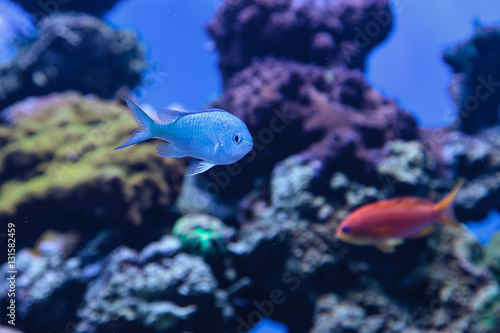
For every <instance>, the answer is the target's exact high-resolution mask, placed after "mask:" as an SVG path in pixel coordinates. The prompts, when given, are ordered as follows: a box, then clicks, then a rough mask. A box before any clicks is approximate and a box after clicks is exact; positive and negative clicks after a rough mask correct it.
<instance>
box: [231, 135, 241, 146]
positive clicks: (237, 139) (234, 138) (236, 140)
mask: <svg viewBox="0 0 500 333" xmlns="http://www.w3.org/2000/svg"><path fill="white" fill-rule="evenodd" d="M233 142H234V143H236V144H239V143H240V142H241V136H240V135H239V134H235V135H234V136H233Z"/></svg>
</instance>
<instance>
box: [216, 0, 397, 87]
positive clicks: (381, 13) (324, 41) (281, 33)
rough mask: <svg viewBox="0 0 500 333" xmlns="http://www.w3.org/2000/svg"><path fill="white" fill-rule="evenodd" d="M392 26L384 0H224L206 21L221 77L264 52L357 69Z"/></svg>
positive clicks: (239, 68) (238, 69)
mask: <svg viewBox="0 0 500 333" xmlns="http://www.w3.org/2000/svg"><path fill="white" fill-rule="evenodd" d="M391 28H392V12H391V10H390V4H389V1H387V0H366V1H349V0H342V1H331V0H327V1H318V0H294V1H285V0H257V1H253V0H241V1H239V0H232V1H225V2H224V3H223V4H222V5H221V7H220V8H219V10H218V12H217V14H216V16H215V17H214V18H213V19H212V20H211V21H210V23H209V24H208V26H207V30H208V32H209V33H210V35H211V36H212V38H213V39H214V41H215V45H216V47H217V50H218V51H219V57H220V58H219V67H220V70H221V73H222V77H223V78H224V80H225V81H227V80H228V79H229V78H231V77H232V76H233V75H234V74H235V73H236V72H238V71H240V70H242V69H244V68H246V67H248V66H249V65H250V63H251V61H252V60H253V59H254V58H258V57H265V56H273V57H276V58H286V59H293V60H296V61H299V62H303V63H308V62H314V63H317V64H318V65H321V66H336V65H347V66H348V67H349V68H361V69H362V68H364V64H365V58H366V55H367V54H368V52H369V51H370V50H372V49H373V47H375V46H376V45H377V44H379V43H380V42H382V41H383V40H384V39H385V38H386V37H387V35H388V34H389V32H390V30H391Z"/></svg>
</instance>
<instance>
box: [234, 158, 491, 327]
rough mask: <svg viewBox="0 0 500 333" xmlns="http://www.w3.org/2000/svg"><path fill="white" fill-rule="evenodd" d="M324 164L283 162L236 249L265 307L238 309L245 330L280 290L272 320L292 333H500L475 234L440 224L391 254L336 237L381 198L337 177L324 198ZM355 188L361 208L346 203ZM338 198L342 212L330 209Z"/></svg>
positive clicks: (244, 272) (241, 271) (253, 207)
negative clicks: (345, 221) (357, 211)
mask: <svg viewBox="0 0 500 333" xmlns="http://www.w3.org/2000/svg"><path fill="white" fill-rule="evenodd" d="M319 163H320V162H319V161H312V162H308V163H305V164H304V163H303V162H300V161H299V160H297V159H296V158H293V157H292V158H289V159H287V160H285V161H283V162H281V163H279V164H278V165H277V166H276V168H275V169H274V171H273V177H272V180H271V193H270V198H271V199H270V202H265V201H262V199H261V200H260V202H254V204H253V205H251V206H250V207H251V210H250V211H248V212H246V216H247V217H248V218H249V220H248V221H246V222H245V223H244V224H243V226H242V227H241V230H240V232H239V233H238V235H237V238H238V241H237V242H235V243H233V244H230V245H229V249H230V250H231V251H232V253H234V255H235V256H236V257H237V258H238V260H235V262H236V263H235V265H236V267H237V270H238V274H241V275H242V276H249V277H251V278H252V279H253V283H254V285H255V287H254V288H253V292H252V293H250V292H249V291H246V292H247V293H248V295H252V296H251V297H252V299H255V300H256V303H255V304H258V305H259V304H260V306H258V305H256V306H255V307H253V308H252V311H253V312H252V311H250V312H240V316H241V317H242V318H243V319H244V320H245V322H246V323H249V322H251V321H253V319H252V318H254V317H255V316H256V314H255V312H256V313H258V314H260V316H263V315H267V314H266V313H264V312H262V311H263V310H262V309H263V308H265V309H269V306H268V305H266V306H265V307H264V306H263V304H269V302H270V300H271V299H272V298H273V297H274V296H272V295H273V293H274V294H276V293H277V292H276V290H279V294H280V295H282V297H281V298H280V299H282V300H283V301H281V300H280V301H273V302H274V304H273V307H272V308H273V310H272V316H273V317H274V318H276V319H277V320H281V321H283V322H285V323H286V324H287V325H288V327H289V328H290V332H304V331H307V330H309V329H310V327H311V326H312V329H311V332H344V331H352V332H375V331H377V332H400V331H402V330H403V328H404V329H405V330H403V331H405V332H406V331H407V332H422V331H433V332H493V331H494V329H495V328H496V327H498V325H499V324H500V322H498V318H499V317H497V316H496V315H495V314H496V313H495V312H492V311H491V308H492V307H495V306H496V307H497V308H498V307H499V306H500V305H499V301H500V298H499V297H500V290H499V288H498V285H497V283H496V282H495V279H494V278H493V276H492V275H491V273H490V272H489V271H488V270H487V269H486V268H485V267H483V266H482V265H481V260H482V257H483V253H482V249H481V246H480V244H479V242H478V241H477V240H476V239H475V237H474V236H473V235H471V234H469V233H468V232H467V231H465V230H462V231H457V230H454V229H451V228H447V227H443V228H441V229H440V230H439V231H438V232H436V233H434V234H433V235H432V236H430V237H428V238H424V239H416V240H408V241H407V242H406V244H404V245H402V246H401V247H399V248H398V251H397V253H395V254H394V255H389V256H388V255H386V254H382V253H380V252H377V251H376V250H373V249H371V248H369V247H357V246H352V245H348V244H345V243H342V242H340V241H338V240H335V239H334V237H333V234H334V230H335V227H336V225H337V223H338V221H339V220H340V219H341V218H342V217H343V216H345V214H346V213H347V212H348V211H350V210H351V209H352V207H353V206H356V205H362V204H364V203H367V202H370V201H372V200H376V199H378V198H379V196H383V195H384V191H383V190H382V193H380V192H379V191H376V190H375V188H373V190H370V187H366V186H365V187H364V189H363V188H360V185H359V184H356V183H355V182H354V184H353V182H352V181H350V180H349V179H348V178H347V177H346V176H345V175H339V174H335V175H334V176H333V178H332V181H331V182H330V189H329V190H327V189H322V190H321V191H320V192H319V193H318V192H316V191H317V187H316V185H315V182H316V180H317V177H318V175H319V173H318V172H317V170H318V164H319ZM354 189H357V191H358V192H361V193H366V194H363V195H359V196H358V197H359V198H362V199H363V201H361V202H360V201H354V202H351V203H348V197H349V192H350V191H353V190H354ZM339 192H341V193H342V195H343V196H344V198H343V199H344V200H343V201H344V204H343V205H342V206H340V205H338V203H339V201H338V200H339ZM368 193H372V194H371V196H370V195H369V194H368ZM336 201H337V205H336V207H335V209H333V210H332V209H331V208H330V207H328V205H331V204H335V202H336ZM318 203H319V204H318ZM321 203H323V204H321ZM325 210H327V211H329V212H330V216H329V218H328V221H327V222H326V223H325V222H321V218H320V216H321V215H322V214H323V213H322V212H323V211H325ZM323 218H324V217H323ZM409 258H412V259H411V260H409ZM254 272H258V273H254ZM263 272H265V274H263ZM255 290H257V291H258V292H257V293H256V292H255ZM244 292H245V291H244V290H243V291H242V293H243V295H245V293H244ZM402 295H404V296H402ZM242 297H243V296H242ZM247 297H248V296H247ZM266 311H267V310H266ZM313 313H314V318H313V319H311V318H312V316H313Z"/></svg>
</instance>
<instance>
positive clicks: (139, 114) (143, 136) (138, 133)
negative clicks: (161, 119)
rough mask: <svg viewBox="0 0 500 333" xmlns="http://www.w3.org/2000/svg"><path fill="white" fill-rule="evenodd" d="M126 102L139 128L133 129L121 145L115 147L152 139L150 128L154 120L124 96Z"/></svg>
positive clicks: (123, 146) (120, 147)
mask: <svg viewBox="0 0 500 333" xmlns="http://www.w3.org/2000/svg"><path fill="white" fill-rule="evenodd" d="M124 100H125V101H126V102H127V105H128V108H129V109H130V113H132V117H134V120H135V122H136V123H137V125H139V128H138V129H137V130H135V131H134V132H133V133H132V134H131V135H130V136H129V137H128V138H127V140H125V142H123V143H122V144H121V145H119V146H118V147H116V148H115V150H116V149H122V148H125V147H128V146H131V145H133V144H136V143H139V142H142V141H146V140H148V139H152V138H153V136H152V135H151V129H152V127H153V126H154V124H155V122H154V120H153V119H151V118H150V117H149V116H148V115H147V114H146V113H145V112H144V111H142V110H141V108H140V107H138V106H137V105H136V104H134V103H133V102H132V101H130V100H129V99H127V98H124Z"/></svg>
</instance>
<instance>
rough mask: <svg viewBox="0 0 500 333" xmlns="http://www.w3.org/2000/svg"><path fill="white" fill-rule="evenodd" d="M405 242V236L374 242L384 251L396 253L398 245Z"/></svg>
mask: <svg viewBox="0 0 500 333" xmlns="http://www.w3.org/2000/svg"><path fill="white" fill-rule="evenodd" d="M403 243H404V239H403V238H391V239H387V240H385V241H382V242H378V243H375V244H373V246H375V247H376V248H377V249H379V250H380V251H382V252H384V253H394V252H396V249H395V248H396V246H398V245H401V244H403Z"/></svg>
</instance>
